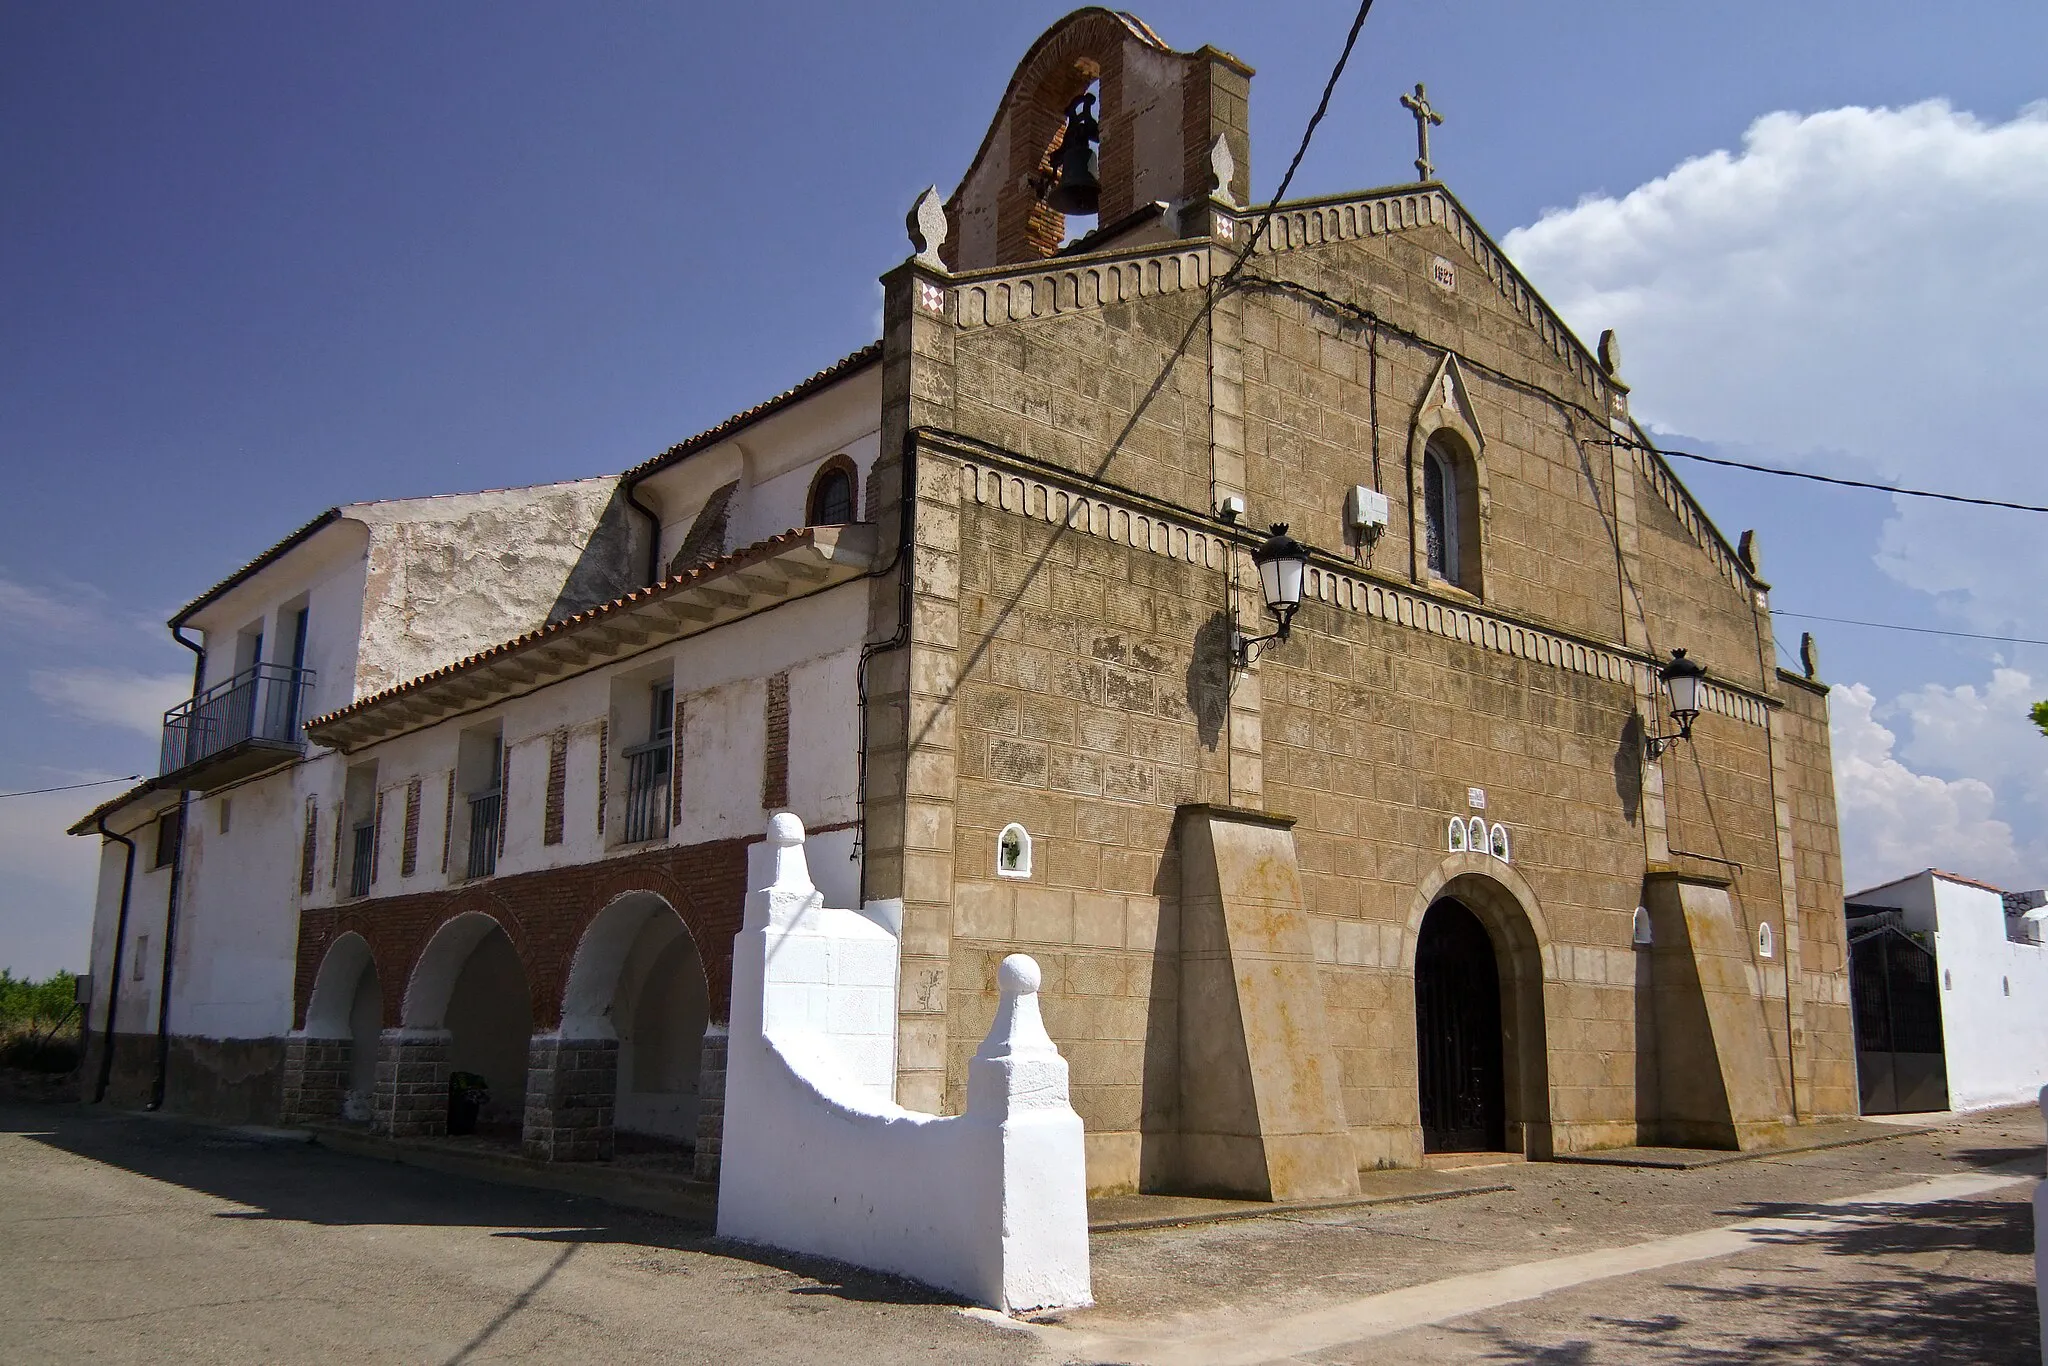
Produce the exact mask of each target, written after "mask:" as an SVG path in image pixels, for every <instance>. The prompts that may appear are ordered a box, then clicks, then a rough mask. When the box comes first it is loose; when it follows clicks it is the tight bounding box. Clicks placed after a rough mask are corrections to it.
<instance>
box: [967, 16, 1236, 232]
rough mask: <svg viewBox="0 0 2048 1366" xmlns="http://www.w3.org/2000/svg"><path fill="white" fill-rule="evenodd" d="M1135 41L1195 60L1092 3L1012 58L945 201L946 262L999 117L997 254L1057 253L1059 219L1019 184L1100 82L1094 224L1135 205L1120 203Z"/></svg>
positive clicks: (1044, 162) (1127, 184) (1125, 181)
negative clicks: (976, 143)
mask: <svg viewBox="0 0 2048 1366" xmlns="http://www.w3.org/2000/svg"><path fill="white" fill-rule="evenodd" d="M1133 42H1136V43H1140V44H1143V45H1144V46H1145V47H1148V48H1151V49H1153V50H1154V51H1157V52H1159V53H1161V54H1162V55H1168V56H1173V57H1178V58H1181V59H1182V60H1183V61H1185V62H1192V60H1193V55H1192V54H1190V53H1184V52H1177V51H1175V49H1173V48H1171V47H1169V46H1168V45H1167V44H1165V43H1164V42H1162V41H1160V38H1159V35H1158V34H1156V33H1153V32H1152V31H1151V30H1150V29H1149V28H1147V27H1146V26H1145V25H1144V24H1143V23H1142V22H1140V21H1137V20H1135V19H1134V18H1133V17H1131V16H1129V15H1124V14H1119V13H1117V12H1116V11H1114V10H1110V9H1105V8H1101V7H1098V6H1090V7H1088V8H1085V9H1079V10H1075V11H1074V12H1073V13H1072V14H1069V15H1067V16H1066V17H1065V18H1063V19H1061V20H1059V21H1058V22H1056V23H1055V24H1054V25H1053V26H1052V27H1051V28H1049V29H1047V30H1046V31H1045V32H1044V33H1042V34H1040V35H1039V38H1038V41H1037V42H1035V43H1033V44H1032V45H1031V47H1030V49H1029V50H1028V51H1026V52H1025V54H1024V58H1023V60H1022V61H1020V62H1018V63H1017V69H1016V72H1015V73H1014V74H1013V75H1012V76H1011V77H1010V84H1009V85H1008V87H1007V88H1005V89H1004V91H1003V98H1002V100H1001V102H1000V103H998V104H997V105H996V110H995V115H994V117H993V118H992V119H991V120H990V122H989V129H988V132H987V134H985V135H984V136H983V138H982V142H981V146H980V147H979V148H978V149H977V150H976V152H975V154H974V160H973V161H972V162H971V163H969V165H968V168H967V172H966V174H965V175H963V176H962V177H961V178H960V187H959V188H958V189H956V190H955V191H954V192H953V195H952V197H951V198H950V199H948V200H947V201H946V216H947V218H948V220H949V223H950V231H949V233H948V239H949V248H950V250H948V251H947V252H946V259H947V260H948V261H955V260H956V259H957V258H956V257H955V256H954V255H953V252H955V251H957V249H958V243H959V241H960V210H961V205H962V202H963V195H964V194H965V191H966V189H967V187H968V186H969V185H970V184H971V183H972V182H973V180H974V178H975V175H976V173H977V172H978V171H979V170H980V169H981V166H982V163H983V162H985V161H987V160H988V158H989V155H990V153H991V152H992V151H993V150H994V149H995V144H996V139H997V136H998V135H999V133H1000V132H1001V130H1002V129H1003V127H1004V123H1005V120H1006V118H1007V122H1008V138H1007V142H1008V146H1007V147H1006V149H1005V150H1006V152H1007V154H1008V159H1007V165H1008V166H1009V167H1010V169H1011V171H1012V172H1013V173H1012V174H1011V175H1010V177H1009V179H1008V182H1007V183H1005V184H1003V185H1001V186H999V187H998V188H997V190H996V204H997V208H996V217H997V223H998V226H997V255H998V258H999V259H1000V260H1002V261H1004V262H1021V261H1026V260H1032V259H1043V258H1045V257H1048V256H1051V255H1052V254H1053V253H1054V252H1055V251H1057V250H1059V246H1060V241H1061V238H1062V237H1063V236H1064V232H1065V226H1066V220H1065V219H1064V217H1062V216H1061V215H1060V214H1059V213H1058V212H1056V211H1055V210H1053V209H1051V208H1048V207H1047V206H1046V205H1045V204H1044V203H1042V202H1038V201H1037V200H1036V195H1035V193H1034V191H1033V190H1032V189H1031V188H1030V187H1029V186H1028V185H1027V184H1026V183H1025V182H1026V180H1027V179H1028V178H1029V177H1030V176H1031V175H1032V174H1033V172H1034V171H1044V170H1045V169H1046V168H1047V167H1048V166H1049V165H1050V164H1051V157H1052V153H1053V150H1054V148H1055V147H1056V146H1057V145H1058V143H1059V141H1060V138H1061V135H1062V133H1063V131H1064V129H1065V123H1066V113H1067V106H1068V105H1069V104H1071V103H1073V101H1074V98H1075V97H1076V96H1078V95H1079V94H1081V92H1083V91H1084V90H1086V89H1087V88H1088V87H1089V86H1090V85H1091V84H1094V83H1095V82H1097V81H1100V82H1101V86H1102V98H1101V100H1100V105H1099V107H1098V108H1097V110H1096V115H1097V117H1098V118H1099V119H1100V120H1101V123H1102V146H1101V155H1102V163H1101V170H1100V176H1101V180H1102V188H1103V200H1102V213H1101V216H1100V218H1099V219H1098V220H1097V221H1099V222H1103V223H1107V222H1110V221H1112V220H1113V219H1115V218H1118V217H1121V216H1122V215H1124V214H1126V213H1129V212H1130V211H1131V210H1132V209H1134V208H1136V207H1137V205H1136V204H1135V203H1132V202H1127V201H1129V200H1131V199H1132V193H1131V187H1132V186H1133V184H1134V183H1135V179H1136V174H1135V173H1136V166H1135V163H1134V161H1133V159H1132V157H1133V151H1132V147H1131V138H1130V137H1129V136H1128V133H1129V131H1130V123H1131V120H1132V117H1133V112H1132V111H1131V110H1129V109H1127V108H1126V106H1125V100H1124V90H1123V84H1124V52H1125V49H1126V46H1127V45H1128V44H1130V43H1133ZM1206 150H1207V149H1206V148H1205V149H1204V152H1205V154H1206Z"/></svg>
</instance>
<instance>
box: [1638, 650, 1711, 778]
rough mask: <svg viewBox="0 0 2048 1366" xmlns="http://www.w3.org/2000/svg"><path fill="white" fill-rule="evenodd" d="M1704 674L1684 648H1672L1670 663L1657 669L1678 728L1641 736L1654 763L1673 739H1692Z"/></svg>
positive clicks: (1702, 667) (1658, 677)
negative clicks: (1661, 733)
mask: <svg viewBox="0 0 2048 1366" xmlns="http://www.w3.org/2000/svg"><path fill="white" fill-rule="evenodd" d="M1706 676H1707V671H1706V669H1705V667H1704V666H1702V665H1700V664H1697V663H1695V662H1694V661H1692V660H1690V659H1687V658H1686V657H1685V651H1683V650H1673V651H1672V652H1671V662H1670V663H1669V664H1666V665H1665V666H1664V667H1663V668H1662V669H1660V670H1658V671H1657V679H1658V681H1659V682H1661V683H1662V684H1663V685H1664V691H1665V692H1666V693H1668V694H1669V695H1670V697H1671V719H1672V720H1674V721H1676V722H1678V730H1677V731H1676V732H1675V733H1673V734H1670V735H1647V736H1644V737H1643V746H1644V748H1645V749H1646V750H1647V751H1648V752H1649V756H1650V759H1651V760H1652V761H1653V762H1654V761H1655V760H1657V759H1658V758H1660V757H1662V755H1663V753H1664V747H1665V746H1666V745H1668V744H1670V743H1671V742H1672V741H1673V740H1690V739H1692V723H1693V719H1694V718H1695V717H1697V716H1698V715H1699V714H1700V684H1701V683H1702V682H1703V681H1704V680H1705V679H1706Z"/></svg>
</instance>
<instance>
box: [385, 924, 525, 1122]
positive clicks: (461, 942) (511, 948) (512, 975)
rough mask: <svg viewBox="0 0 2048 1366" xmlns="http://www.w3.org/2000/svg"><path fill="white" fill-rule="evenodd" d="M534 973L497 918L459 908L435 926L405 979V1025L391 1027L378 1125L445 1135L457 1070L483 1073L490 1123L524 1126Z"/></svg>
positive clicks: (401, 1013)
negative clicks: (453, 1075) (450, 1088)
mask: <svg viewBox="0 0 2048 1366" xmlns="http://www.w3.org/2000/svg"><path fill="white" fill-rule="evenodd" d="M532 980H533V973H532V971H531V970H530V968H529V967H528V963H527V959H526V956H525V955H524V954H522V953H521V952H520V950H519V947H518V946H517V944H515V942H514V940H513V937H512V936H511V934H509V933H508V932H507V928H506V925H505V924H504V923H503V922H502V921H501V920H500V919H499V918H498V917H497V916H495V915H493V914H491V913H489V912H487V911H483V910H459V911H457V912H456V913H455V914H454V915H451V916H449V917H448V918H447V919H445V920H443V921H442V922H441V923H440V924H439V925H438V926H437V927H435V929H434V931H433V934H432V935H431V937H430V938H429V939H428V940H427V943H426V945H425V947H424V948H422V949H421V950H420V953H419V956H418V958H417V959H415V960H414V963H413V967H412V973H411V975H410V977H409V978H408V980H407V982H406V988H405V996H404V999H403V1000H402V1001H401V1003H400V1007H399V1027H398V1028H397V1029H396V1030H392V1031H388V1032H387V1033H386V1035H385V1043H384V1054H385V1061H386V1063H387V1066H386V1067H385V1068H384V1069H382V1072H381V1073H380V1076H379V1079H378V1080H379V1086H378V1092H377V1098H376V1104H375V1108H376V1111H377V1113H376V1119H377V1122H378V1126H379V1127H380V1128H384V1129H387V1130H388V1131H389V1132H391V1133H393V1134H396V1135H399V1136H406V1135H418V1134H440V1133H445V1132H446V1131H447V1118H448V1117H447V1085H448V1074H449V1073H450V1072H451V1071H459V1072H474V1073H477V1074H478V1075H481V1076H482V1077H483V1078H484V1079H485V1083H486V1086H487V1087H488V1089H489V1091H490V1102H489V1103H488V1104H487V1105H486V1106H485V1108H484V1111H483V1116H482V1121H483V1124H484V1125H485V1126H486V1127H487V1128H496V1129H505V1128H510V1127H514V1126H517V1125H518V1124H519V1123H520V1122H521V1121H522V1119H523V1117H524V1114H525V1097H526V1069H527V1052H528V1048H529V1045H530V1042H531V1039H532V1035H533V1014H534V1011H533V999H532V987H531V985H530V984H531V982H532Z"/></svg>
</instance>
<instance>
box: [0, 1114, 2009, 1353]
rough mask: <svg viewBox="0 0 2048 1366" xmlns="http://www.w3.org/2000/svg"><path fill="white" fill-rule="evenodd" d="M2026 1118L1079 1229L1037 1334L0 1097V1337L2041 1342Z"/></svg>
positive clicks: (256, 1346)
mask: <svg viewBox="0 0 2048 1366" xmlns="http://www.w3.org/2000/svg"><path fill="white" fill-rule="evenodd" d="M2041 1140H2042V1132H2041V1123H2040V1119H2039V1116H2038V1114H2036V1113H2035V1112H2034V1111H2032V1110H2031V1109H2028V1110H2019V1111H2008V1112H2004V1113H2002V1114H1994V1115H1986V1116H1975V1117H1970V1118H1968V1119H1961V1120H1956V1121H1954V1122H1951V1123H1949V1124H1947V1125H1945V1126H1944V1127H1943V1128H1942V1129H1941V1130H1940V1131H1939V1132H1936V1133H1933V1134H1928V1135H1919V1136H1910V1137H1900V1138H1895V1139H1889V1140H1886V1141H1885V1142H1882V1143H1876V1144H1871V1145H1867V1146H1863V1147H1855V1148H1842V1149H1834V1150H1829V1151H1825V1152H1817V1153H1809V1154H1803V1155H1797V1156H1788V1157H1780V1158H1772V1159H1768V1160H1764V1161H1756V1162H1744V1163H1739V1164H1732V1165H1729V1166H1724V1167H1714V1168H1709V1169H1705V1170H1699V1171H1687V1172H1670V1171H1647V1170H1633V1169H1616V1168H1597V1167H1585V1166H1567V1165H1561V1164H1536V1165H1528V1166H1510V1167H1497V1168H1489V1169H1486V1170H1484V1171H1483V1172H1477V1173H1473V1176H1474V1178H1475V1181H1476V1180H1479V1179H1484V1180H1485V1181H1487V1182H1490V1183H1497V1184H1504V1185H1506V1186H1507V1187H1508V1189H1506V1190H1500V1191H1494V1192H1492V1193H1489V1194H1483V1195H1474V1196H1469V1197H1465V1198H1461V1199H1457V1200H1452V1201H1446V1202H1442V1203H1438V1204H1428V1205H1410V1206H1389V1207H1379V1208H1373V1209H1363V1210H1353V1211H1323V1212H1317V1213H1312V1214H1311V1213H1291V1214H1284V1215H1278V1216H1275V1217H1270V1218H1262V1219H1256V1220H1250V1221H1246V1222H1243V1223H1234V1224H1223V1225H1213V1226H1205V1227H1191V1228H1177V1229H1164V1230H1152V1231H1142V1232H1127V1233H1115V1234H1104V1235H1098V1236H1097V1237H1096V1238H1095V1239H1094V1243H1093V1252H1094V1260H1095V1275H1096V1293H1097V1295H1098V1297H1099V1298H1100V1299H1101V1300H1102V1304H1101V1305H1100V1306H1099V1307H1098V1308H1095V1309H1092V1310H1086V1311H1081V1312H1078V1313H1073V1314H1067V1315H1061V1316H1057V1317H1056V1318H1054V1319H1052V1320H1051V1321H1048V1322H1045V1323H1041V1324H1037V1325H1033V1326H1031V1327H1030V1328H1029V1330H1028V1331H1020V1329H1019V1328H1017V1327H997V1326H994V1325H992V1324H990V1323H988V1322H985V1321H983V1320H981V1319H978V1318H976V1317H974V1316H973V1315H970V1314H966V1313H962V1312H961V1311H960V1310H959V1309H958V1308H956V1307H954V1306H952V1305H950V1304H948V1303H946V1302H945V1301H944V1300H943V1299H942V1298H941V1297H937V1296H934V1295H931V1294H929V1293H927V1292H925V1291H922V1290H920V1289H919V1288H917V1287H915V1286H909V1285H905V1284H902V1283H899V1282H893V1281H890V1280H887V1279H884V1278H877V1277H870V1276H866V1275H863V1274H860V1273H856V1272H852V1271H849V1270H847V1269H846V1268H843V1267H835V1266H833V1265H830V1264H825V1263H819V1262H815V1261H808V1260H805V1259H800V1258H794V1257H783V1256H781V1255H779V1254H774V1253H763V1252H761V1251H759V1250H755V1249H748V1248H745V1247H742V1246H738V1245H733V1244H727V1243H722V1242H719V1241H718V1240H716V1239H715V1238H713V1237H712V1236H711V1234H710V1231H709V1230H708V1229H707V1228H704V1227H701V1226H693V1225H690V1224H687V1223H683V1222H678V1221H675V1220H670V1219H665V1218H661V1217H657V1216H653V1215H640V1214H636V1213H631V1212H627V1211H622V1210H618V1209H615V1208H612V1207H610V1206H607V1205H604V1204H602V1203H600V1202H597V1201H594V1200H587V1199H579V1198H575V1197H569V1196H558V1195H553V1194H549V1193H544V1192H535V1191H527V1190H521V1189H515V1188H509V1187H501V1186H496V1185H490V1184H485V1183H480V1182H475V1181H470V1180H465V1179H461V1178H455V1177H449V1176H443V1175H440V1174H437V1173H433V1172H429V1171H424V1170H420V1169H417V1168H413V1167H407V1166H400V1165H397V1164H393V1163H385V1162H378V1161H373V1160H369V1159H363V1158H354V1157H347V1156H343V1155H340V1154H336V1153H332V1152H329V1151H326V1150H323V1149H321V1148H318V1147H314V1146H310V1145H306V1144H299V1143H275V1142H259V1141H255V1140H252V1139H249V1138H245V1137H239V1136H237V1135H235V1134H234V1133H231V1132H228V1131H222V1130H215V1129H208V1128H203V1127H199V1126H195V1125H189V1124H185V1123H181V1122H178V1121H175V1120H163V1119H152V1118H144V1117H138V1116H132V1115H122V1114H118V1113H116V1114H109V1113H104V1112H99V1113H95V1112H89V1111H85V1110H81V1109H79V1108H77V1107H73V1106H54V1105H53V1106H13V1107H9V1106H0V1361H4V1362H7V1363H17V1362H19V1363H40V1362H63V1363H66V1364H67V1366H70V1364H71V1363H77V1362H80V1361H91V1362H106V1363H130V1362H135V1363H140V1362H152V1363H153V1362H179V1361H204V1362H208V1363H233V1362H244V1361H249V1362H256V1361H261V1362H326V1361H348V1362H408V1363H411V1362H425V1363H457V1362H491V1361H548V1362H585V1361H588V1362H605V1363H612V1362H641V1361H647V1362H667V1361H674V1362H716V1363H725V1362H793V1363H808V1362H821V1363H822V1362H833V1363H846V1362H918V1361H930V1362H946V1363H953V1362H960V1363H981V1362H991V1363H993V1362H1033V1363H1065V1362H1075V1363H1090V1364H1091V1366H1092V1364H1093V1363H1109V1362H1130V1363H1140V1362H1143V1363H1157V1366H1170V1364H1171V1363H1182V1362H1186V1363H1198V1362H1199V1363H1224V1362H1243V1363H1255V1362H1270V1361H1294V1362H1314V1363H1323V1364H1324V1366H1338V1364H1339V1363H1366V1362H1399V1363H1402V1366H1432V1364H1433V1363H1449V1362H1472V1361H1491V1362H1523V1363H1546V1364H1548V1366H1594V1364H1595V1363H1601V1364H1605V1363H1630V1364H1631V1366H1633V1364H1635V1363H1644V1364H1647V1366H1665V1364H1666V1363H1669V1364H1670V1366H1680V1364H1681V1363H1682V1364H1683V1366H1732V1364H1733V1363H1737V1362H1742V1363H1749V1362H1800V1363H1804V1362H1816V1363H1818V1362H1850V1361H1853V1362H1858V1363H1886V1364H1888V1363H1906V1362H1963V1363H1985V1364H1986V1366H1992V1364H1996V1363H2014V1366H2020V1364H2021V1363H2024V1364H2025V1366H2034V1363H2038V1362H2039V1361H2040V1359H2041V1357H2040V1346H2039V1342H2040V1338H2039V1327H2038V1323H2037V1320H2036V1314H2035V1307H2034V1295H2033V1284H2032V1217H2031V1211H2030V1208H2029V1206H2028V1204H2027V1200H2028V1197H2029V1196H2030V1194H2031V1191H2032V1187H2033V1185H2034V1180H2033V1178H2034V1177H2036V1176H2038V1175H2039V1173H2040V1170H2041Z"/></svg>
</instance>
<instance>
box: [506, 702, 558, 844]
mask: <svg viewBox="0 0 2048 1366" xmlns="http://www.w3.org/2000/svg"><path fill="white" fill-rule="evenodd" d="M568 774H569V731H568V729H567V728H566V727H562V728H559V729H557V730H556V731H555V733H554V734H553V735H550V736H549V737H548V788H547V796H546V806H545V814H544V815H543V816H542V817H541V829H540V842H541V843H542V844H560V843H561V842H562V800H563V795H564V792H565V790H566V789H567V787H568V781H569V779H568ZM503 819H504V818H503V817H502V816H500V817H499V820H500V823H501V824H502V822H503Z"/></svg>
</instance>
